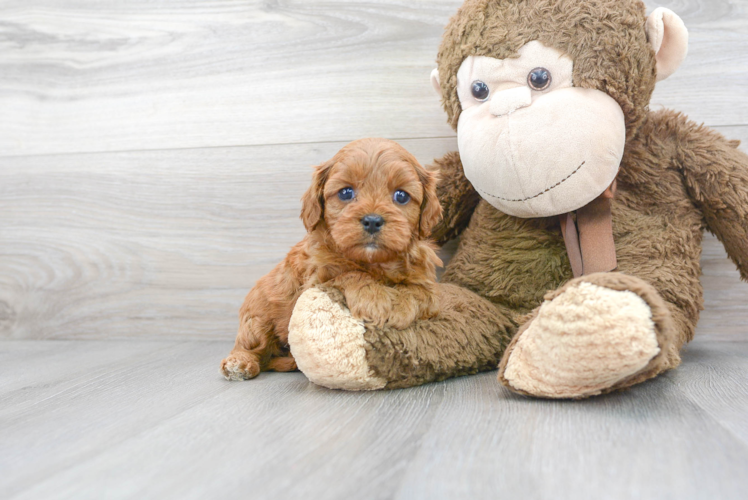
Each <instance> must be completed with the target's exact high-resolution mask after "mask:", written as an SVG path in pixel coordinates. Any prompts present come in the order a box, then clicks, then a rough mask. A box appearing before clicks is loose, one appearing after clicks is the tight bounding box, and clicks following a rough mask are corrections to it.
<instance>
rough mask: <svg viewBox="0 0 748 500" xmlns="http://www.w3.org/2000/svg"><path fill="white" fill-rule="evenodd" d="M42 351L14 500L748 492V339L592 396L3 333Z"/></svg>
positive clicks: (11, 426)
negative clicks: (253, 363)
mask: <svg viewBox="0 0 748 500" xmlns="http://www.w3.org/2000/svg"><path fill="white" fill-rule="evenodd" d="M50 346H54V348H55V350H56V352H57V354H56V355H55V354H54V353H53V352H51V351H50ZM34 348H38V349H40V350H41V351H43V353H44V354H43V359H44V360H45V363H43V364H42V365H41V366H40V370H39V371H35V370H25V371H23V372H22V374H21V375H20V378H19V379H18V383H17V384H14V385H13V386H12V387H9V388H2V389H0V401H2V402H3V404H2V405H0V448H1V449H2V450H3V453H2V454H0V470H2V471H3V474H0V492H1V493H0V494H1V495H2V496H3V498H9V499H11V498H12V499H36V498H52V499H55V498H76V499H88V498H92V499H94V498H102V497H106V498H110V499H118V498H146V499H148V498H196V499H197V498H221V497H236V496H243V497H250V498H256V499H272V498H302V497H303V498H315V499H323V500H324V499H348V498H361V499H380V498H381V499H389V498H402V499H421V498H423V499H442V498H445V499H446V498H494V497H499V498H523V499H525V498H527V499H554V500H557V499H574V500H579V499H599V498H609V499H625V498H640V499H658V500H659V499H679V500H688V499H703V498H719V499H724V500H731V499H742V498H744V494H745V490H746V487H748V478H747V477H746V476H745V474H744V471H745V470H746V468H747V467H748V440H747V437H748V436H746V432H745V430H746V428H748V427H746V420H745V419H746V411H745V410H746V409H748V408H747V407H746V401H748V365H746V363H745V362H744V360H745V358H746V356H748V342H745V339H744V340H743V341H740V342H724V341H715V340H711V339H708V338H704V339H700V340H697V341H696V342H694V343H693V344H692V345H691V346H689V347H688V348H687V349H686V351H685V353H684V365H683V366H682V367H681V368H679V369H678V370H676V371H674V372H671V373H669V374H667V375H665V376H662V377H659V378H658V379H656V380H654V381H651V382H648V383H645V384H643V385H640V386H637V387H636V388H634V389H632V390H630V391H627V392H624V393H618V394H613V395H609V396H605V397H600V398H595V399H592V400H587V401H582V402H554V401H539V400H531V399H525V398H522V397H518V396H514V395H512V394H510V393H509V392H508V391H506V390H505V389H504V388H503V387H501V386H500V385H499V384H498V383H497V382H496V378H495V377H496V374H495V373H494V372H490V373H485V374H481V375H478V376H472V377H464V378H459V379H453V380H449V381H446V382H442V383H436V384H429V385H427V386H423V387H418V388H413V389H406V390H399V391H385V392H381V391H380V392H373V393H350V392H341V391H330V390H327V389H323V388H320V387H317V386H314V385H313V384H311V383H309V382H308V381H307V380H306V379H305V378H304V376H303V375H301V374H300V373H286V374H278V373H264V374H261V375H260V377H258V378H257V379H255V380H253V381H248V382H226V381H224V380H223V379H222V378H221V377H220V376H219V375H218V372H217V366H218V361H219V360H220V358H221V356H222V355H223V354H224V353H225V352H226V348H227V346H226V345H225V343H223V342H144V341H142V340H132V341H127V342H103V341H23V342H21V341H6V342H0V359H2V360H6V359H15V360H17V361H18V363H21V364H22V363H24V362H25V363H28V364H34V365H35V366H36V364H35V361H36V355H35V353H34ZM71 359H76V360H81V363H80V364H78V365H73V364H68V370H67V372H66V371H65V370H62V371H61V370H58V369H57V368H50V369H46V368H45V366H46V365H49V366H52V367H54V366H60V365H61V364H63V363H64V361H65V360H71ZM15 368H17V367H13V368H11V367H6V365H5V364H0V380H2V379H4V377H6V376H8V375H9V374H10V372H11V371H15ZM14 376H15V375H14Z"/></svg>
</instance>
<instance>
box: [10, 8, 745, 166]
mask: <svg viewBox="0 0 748 500" xmlns="http://www.w3.org/2000/svg"><path fill="white" fill-rule="evenodd" d="M460 4H461V0H429V1H426V0H417V1H414V0H376V1H371V0H338V1H327V0H326V1H321V0H289V1H281V0H278V1H272V2H267V1H259V0H253V1H246V0H225V1H221V2H214V1H211V0H173V1H168V2H157V3H154V2H150V1H146V0H128V1H127V2H114V1H107V2H101V1H98V0H75V1H70V2H65V3H64V5H63V4H60V3H59V2H54V1H51V0H46V1H45V0H5V1H3V2H2V3H0V109H2V110H3V113H2V115H0V155H25V154H51V153H71V152H92V151H120V150H142V149H169V148H195V147H216V146H236V145H259V144H285V143H296V142H319V141H346V142H347V141H349V140H352V139H356V138H359V137H365V136H382V137H389V138H424V137H441V136H447V135H452V131H451V129H450V128H449V127H448V126H447V125H446V119H445V115H444V113H443V112H442V110H441V108H440V106H439V102H438V98H437V97H436V96H435V94H434V92H433V90H432V89H431V86H430V84H429V73H430V72H431V70H432V69H433V67H434V66H435V58H436V51H437V47H438V45H439V41H440V39H441V35H442V31H443V27H444V25H445V24H446V22H447V20H448V19H449V17H450V16H451V15H452V14H453V13H454V12H455V11H456V9H457V7H458V6H459V5H460ZM660 5H664V6H667V7H670V8H672V9H673V10H675V11H677V12H679V13H680V14H681V15H682V17H683V19H684V20H685V22H686V24H687V26H688V27H689V29H690V32H691V44H690V55H689V58H688V59H687V61H686V63H685V64H684V65H683V67H682V69H681V71H680V72H678V73H676V74H675V75H674V76H672V77H671V78H670V79H668V80H666V81H664V82H662V83H661V84H660V85H659V87H658V89H657V91H656V94H655V98H654V99H653V103H654V104H663V105H666V106H669V107H673V108H675V109H678V110H681V111H683V112H685V113H688V114H690V115H691V116H692V118H693V119H695V120H697V121H700V122H701V121H703V122H706V123H707V124H708V125H713V126H716V125H740V124H746V123H748V122H747V121H746V117H747V116H748V93H746V92H745V82H746V80H748V51H746V50H744V48H745V47H746V46H747V45H748V28H747V27H746V26H748V2H746V1H745V0H673V1H667V2H648V6H649V8H650V9H652V8H654V7H657V6H660Z"/></svg>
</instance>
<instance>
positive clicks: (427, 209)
mask: <svg viewBox="0 0 748 500" xmlns="http://www.w3.org/2000/svg"><path fill="white" fill-rule="evenodd" d="M419 167H420V168H418V169H417V171H418V176H419V177H420V178H421V184H422V185H423V201H422V202H421V222H420V224H419V228H418V229H419V234H420V235H421V237H422V238H426V237H428V236H429V235H430V234H431V229H433V227H434V226H436V224H437V223H438V222H439V220H441V218H442V205H441V203H439V198H438V197H437V195H436V185H437V183H438V182H439V174H438V172H434V171H429V170H426V169H425V168H423V167H421V166H420V165H419Z"/></svg>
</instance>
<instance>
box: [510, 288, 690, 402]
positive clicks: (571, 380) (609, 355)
mask: <svg viewBox="0 0 748 500" xmlns="http://www.w3.org/2000/svg"><path fill="white" fill-rule="evenodd" d="M674 335H675V331H674V328H673V326H672V321H671V316H670V312H669V310H668V309H667V306H666V304H665V302H664V301H663V300H662V298H661V297H660V296H659V295H658V294H657V292H656V291H655V290H654V289H653V288H652V287H651V286H649V285H647V284H646V283H644V282H643V281H642V280H640V279H638V278H635V277H632V276H627V275H624V274H620V273H599V274H592V275H590V276H584V277H582V278H578V279H575V280H573V281H571V282H569V283H568V284H567V285H565V286H564V287H562V288H561V289H559V290H557V291H555V292H552V293H550V294H548V295H547V296H546V301H545V302H544V303H543V304H542V305H541V306H540V307H539V308H537V309H536V310H535V312H534V313H533V316H532V318H531V319H530V320H529V321H528V322H527V323H525V325H524V326H523V327H522V328H520V329H519V331H518V332H517V334H516V335H515V337H514V339H513V340H512V342H511V343H510V345H509V347H508V348H507V350H506V352H505V353H504V356H503V359H502V360H501V364H500V365H499V381H500V382H501V383H502V384H504V385H505V386H507V387H508V388H510V389H511V390H513V391H515V392H518V393H520V394H525V395H529V396H537V397H544V398H574V399H579V398H586V397H589V396H594V395H598V394H602V393H607V392H611V391H613V390H616V389H621V388H624V387H629V386H631V385H634V384H636V383H638V382H641V381H643V380H646V379H648V378H652V377H654V376H656V375H657V374H659V373H661V372H662V371H664V370H666V369H668V368H671V367H673V366H675V365H677V364H678V362H679V358H678V355H677V351H676V350H675V349H674V348H673V337H674Z"/></svg>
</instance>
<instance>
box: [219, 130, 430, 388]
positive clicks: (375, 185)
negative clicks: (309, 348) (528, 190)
mask: <svg viewBox="0 0 748 500" xmlns="http://www.w3.org/2000/svg"><path fill="white" fill-rule="evenodd" d="M302 203H303V207H302V210H301V219H302V221H303V222H304V226H305V227H306V229H307V235H306V236H305V237H304V239H303V240H302V241H301V242H300V243H298V244H297V245H296V246H294V247H293V248H292V249H291V251H290V252H289V253H288V255H287V256H286V258H285V260H283V262H281V263H280V264H278V265H277V266H276V267H275V268H274V269H273V270H272V271H270V273H269V274H267V275H265V276H264V277H262V278H261V279H260V280H259V281H258V282H257V284H256V285H255V287H254V288H253V289H252V290H251V291H250V292H249V294H248V295H247V298H246V299H245V300H244V304H243V305H242V307H241V310H240V311H239V333H238V334H237V336H236V343H235V345H234V349H233V350H232V351H231V354H229V356H228V357H227V358H226V359H224V360H223V361H222V362H221V373H223V375H224V377H226V378H227V379H229V380H241V379H250V378H253V377H256V376H257V375H258V374H259V373H260V371H265V370H276V371H292V370H295V369H296V362H295V361H294V359H293V356H292V355H291V353H290V352H289V348H288V323H289V320H290V318H291V312H292V311H293V308H294V305H295V304H296V300H297V299H298V297H299V296H300V295H301V294H302V292H304V290H306V289H307V288H310V287H312V286H314V285H317V284H319V283H326V282H330V283H331V284H332V285H334V286H335V287H337V288H339V289H340V290H341V291H342V292H343V294H344V295H345V299H346V303H347V305H348V307H349V308H350V310H351V313H352V314H353V316H355V317H357V318H361V319H363V320H364V321H366V322H369V323H373V324H375V325H377V326H379V327H382V326H384V325H385V324H387V325H390V326H392V327H394V328H398V329H402V328H405V327H406V326H408V325H409V324H410V323H412V322H413V321H414V320H416V319H419V318H430V317H433V316H435V315H436V314H437V312H438V304H437V303H436V297H435V294H434V286H435V280H436V271H435V270H436V266H437V265H439V266H441V264H442V263H441V261H440V260H439V258H438V257H437V256H436V253H435V252H434V246H433V244H432V243H431V242H429V241H428V240H426V237H427V236H428V235H429V234H430V232H431V228H432V227H433V226H434V225H435V224H436V223H437V222H438V221H439V218H440V217H441V206H440V204H439V200H438V199H437V197H436V175H435V174H434V173H432V172H429V171H427V170H426V169H424V168H423V167H422V166H421V165H420V164H419V163H418V161H417V160H416V159H415V158H414V157H413V155H411V154H410V153H408V152H407V151H406V150H405V149H403V148H402V147H401V146H400V145H399V144H397V143H395V142H393V141H388V140H384V139H361V140H358V141H354V142H352V143H350V144H348V145H347V146H345V147H344V148H343V149H341V150H340V151H339V152H338V153H337V154H336V155H335V156H334V157H333V158H332V159H331V160H330V161H328V162H327V163H324V164H322V165H320V166H318V167H317V168H316V170H315V172H314V179H313V182H312V186H311V187H310V188H309V190H308V191H307V192H306V193H305V194H304V196H303V197H302Z"/></svg>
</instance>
